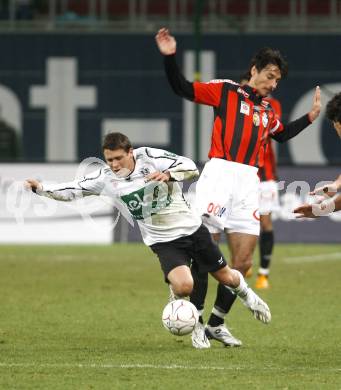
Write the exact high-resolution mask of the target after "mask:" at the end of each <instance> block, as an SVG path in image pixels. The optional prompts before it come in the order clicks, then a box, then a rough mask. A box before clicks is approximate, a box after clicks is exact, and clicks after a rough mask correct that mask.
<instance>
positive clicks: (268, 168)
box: [258, 97, 282, 181]
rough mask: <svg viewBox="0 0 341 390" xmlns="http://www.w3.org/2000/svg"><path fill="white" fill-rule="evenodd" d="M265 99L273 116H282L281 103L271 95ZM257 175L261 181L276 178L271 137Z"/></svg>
mask: <svg viewBox="0 0 341 390" xmlns="http://www.w3.org/2000/svg"><path fill="white" fill-rule="evenodd" d="M266 100H267V101H268V102H269V103H270V105H271V107H272V108H273V110H274V112H275V116H276V118H277V119H278V120H281V118H282V107H281V103H280V102H279V101H278V100H277V99H275V98H273V97H271V98H266ZM258 176H259V178H260V180H261V181H269V180H278V178H277V172H276V156H275V152H274V149H273V145H272V140H271V138H269V139H268V143H267V145H266V149H265V153H264V163H263V165H262V166H260V167H259V170H258Z"/></svg>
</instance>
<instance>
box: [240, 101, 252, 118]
mask: <svg viewBox="0 0 341 390" xmlns="http://www.w3.org/2000/svg"><path fill="white" fill-rule="evenodd" d="M240 113H241V114H245V115H250V105H249V104H248V103H246V102H240Z"/></svg>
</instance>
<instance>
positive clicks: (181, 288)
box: [172, 280, 193, 297]
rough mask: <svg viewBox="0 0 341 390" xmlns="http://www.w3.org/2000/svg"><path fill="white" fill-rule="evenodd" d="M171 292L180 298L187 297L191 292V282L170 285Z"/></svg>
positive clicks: (183, 281)
mask: <svg viewBox="0 0 341 390" xmlns="http://www.w3.org/2000/svg"><path fill="white" fill-rule="evenodd" d="M172 288H173V291H174V293H175V294H176V295H178V296H180V297H187V296H189V295H191V293H192V291H193V280H182V281H179V282H176V283H173V284H172Z"/></svg>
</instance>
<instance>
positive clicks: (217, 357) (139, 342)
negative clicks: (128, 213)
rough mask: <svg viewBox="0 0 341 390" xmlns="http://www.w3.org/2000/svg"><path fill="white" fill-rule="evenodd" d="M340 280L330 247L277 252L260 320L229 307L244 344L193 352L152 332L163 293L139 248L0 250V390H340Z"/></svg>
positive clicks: (336, 248) (340, 261)
mask: <svg viewBox="0 0 341 390" xmlns="http://www.w3.org/2000/svg"><path fill="white" fill-rule="evenodd" d="M319 255H322V256H320V257H319ZM340 274H341V245H277V246H276V248H275V254H274V260H273V265H272V273H271V284H272V287H271V289H270V290H268V291H264V292H260V295H261V296H262V297H263V298H264V299H265V300H266V301H267V302H268V303H269V306H270V308H271V310H272V317H273V320H272V322H271V324H270V325H268V326H265V325H263V324H261V323H259V322H258V321H256V320H254V319H253V318H252V316H251V315H250V313H249V312H248V311H247V310H246V309H245V307H244V306H243V305H241V304H240V302H237V303H236V304H235V306H234V308H233V310H232V313H231V315H230V319H229V326H230V327H231V328H232V332H233V334H235V336H237V337H238V338H241V339H242V341H243V343H244V345H243V347H242V348H235V349H228V348H223V347H222V346H221V344H219V343H216V342H212V347H211V349H209V350H201V351H200V350H195V349H193V348H192V346H191V341H190V337H189V336H184V337H175V336H172V335H170V334H168V333H167V331H166V330H165V329H164V328H163V327H162V325H161V319H160V317H161V312H162V309H163V307H164V305H165V303H166V301H167V297H168V288H167V286H166V285H165V284H164V283H163V276H162V273H161V270H160V268H159V265H158V261H157V260H156V258H155V257H154V255H153V253H152V252H151V251H150V250H149V249H148V248H146V247H144V246H143V245H142V244H117V245H113V246H111V247H105V246H81V247H79V246H78V247H77V246H19V247H14V246H1V247H0V307H1V312H0V388H1V389H49V390H50V389H51V390H52V389H63V390H64V389H101V390H102V389H134V388H136V389H142V388H144V387H145V388H148V389H174V388H176V387H180V386H181V387H184V388H186V390H190V389H202V388H206V389H222V388H250V389H300V390H301V389H328V390H329V389H340V388H341V349H340V345H341V322H340V301H341V290H340ZM253 284H254V278H252V279H251V280H250V285H251V286H252V285H253ZM214 294H215V282H213V281H212V282H210V289H209V295H208V299H207V305H206V311H207V312H208V311H209V309H210V308H211V305H212V303H213V299H214Z"/></svg>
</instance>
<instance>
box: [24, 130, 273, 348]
mask: <svg viewBox="0 0 341 390" xmlns="http://www.w3.org/2000/svg"><path fill="white" fill-rule="evenodd" d="M103 154H104V158H105V161H106V164H104V163H103V166H102V167H101V168H100V169H99V170H97V171H95V172H93V173H91V174H89V175H86V176H85V177H84V178H82V179H76V180H74V181H71V182H68V183H61V184H47V183H41V182H39V181H37V180H35V179H28V180H26V182H25V186H26V188H28V189H30V190H32V191H33V192H35V193H37V194H38V195H41V196H47V197H49V198H53V199H56V200H62V201H71V200H74V199H77V198H80V197H83V196H88V195H105V196H110V197H112V198H113V199H115V200H116V201H118V202H120V204H121V205H122V206H123V207H125V208H126V210H127V211H128V212H129V213H130V215H131V216H132V217H133V218H134V219H135V220H136V221H137V223H138V225H139V228H140V230H141V234H142V239H143V241H144V243H145V244H146V245H147V246H149V247H150V248H151V250H152V251H153V252H154V253H156V255H157V256H158V258H159V261H160V264H161V268H162V270H163V272H164V275H165V278H166V280H167V281H168V283H169V284H170V287H171V289H172V291H173V292H174V294H175V295H176V296H177V297H183V296H188V295H190V294H191V292H192V289H193V279H192V275H191V271H190V268H189V265H190V262H191V261H193V262H194V263H195V264H196V265H197V266H198V267H199V269H201V270H204V271H206V272H210V273H211V274H212V276H213V277H214V278H215V279H217V280H218V281H219V282H220V283H221V284H223V285H225V286H226V288H230V289H231V290H232V291H233V292H234V293H235V294H236V295H238V296H239V298H240V299H241V300H242V302H243V303H244V304H245V306H247V307H248V308H249V309H250V310H251V312H252V313H253V315H254V317H255V318H257V319H258V320H260V321H262V322H264V323H268V322H270V320H271V314H270V310H269V307H268V306H267V304H266V303H265V302H263V301H262V300H261V299H260V298H259V297H258V296H257V295H256V294H255V293H254V292H253V291H252V290H251V289H250V288H249V287H248V286H247V284H246V282H245V281H244V278H243V276H242V274H241V273H240V272H239V271H237V270H233V269H231V268H229V267H228V265H227V264H226V261H225V259H224V257H223V255H222V253H221V252H220V250H219V248H218V246H217V245H216V244H215V243H214V242H213V240H212V239H211V236H210V234H209V232H208V230H207V228H206V227H205V226H204V225H203V224H202V222H201V218H200V216H198V215H196V214H195V213H194V212H193V211H192V210H191V209H190V207H189V206H188V205H187V203H186V202H185V200H184V197H183V193H182V190H181V187H180V185H179V183H178V182H181V181H183V180H186V179H190V178H193V177H196V176H198V174H199V172H198V169H197V167H196V165H195V163H194V162H193V161H192V160H190V159H188V158H186V157H181V156H177V155H175V154H173V153H169V152H167V151H164V150H160V149H153V148H148V147H141V148H138V149H135V150H134V149H133V148H132V145H131V143H130V141H129V139H128V138H127V137H126V136H125V135H124V134H121V133H110V134H108V135H107V136H106V137H105V139H104V142H103ZM192 343H193V346H194V347H196V348H209V346H210V343H209V341H208V339H207V337H206V335H205V330H204V326H203V325H202V324H201V323H199V324H198V325H197V327H196V328H195V329H194V331H193V333H192Z"/></svg>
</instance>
